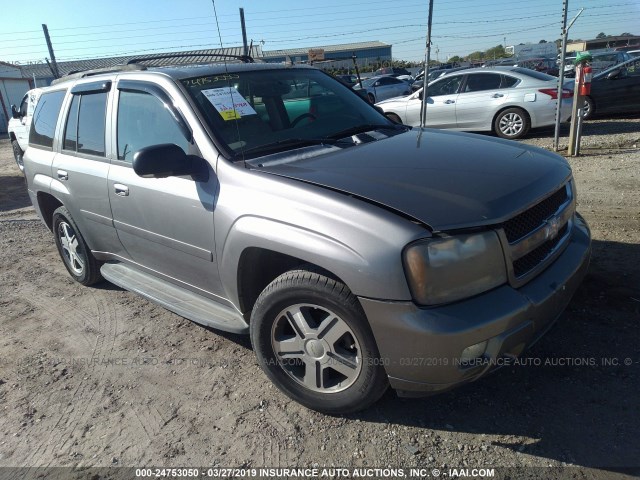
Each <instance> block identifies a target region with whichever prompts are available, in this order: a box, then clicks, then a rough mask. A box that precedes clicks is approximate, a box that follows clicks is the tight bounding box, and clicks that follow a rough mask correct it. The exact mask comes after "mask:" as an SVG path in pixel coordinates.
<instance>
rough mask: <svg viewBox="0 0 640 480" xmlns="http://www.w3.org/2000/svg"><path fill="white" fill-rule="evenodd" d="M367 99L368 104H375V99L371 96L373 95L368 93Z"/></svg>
mask: <svg viewBox="0 0 640 480" xmlns="http://www.w3.org/2000/svg"><path fill="white" fill-rule="evenodd" d="M367 98H368V99H369V103H370V104H372V105H373V104H374V103H376V97H375V96H374V95H373V93H368V94H367Z"/></svg>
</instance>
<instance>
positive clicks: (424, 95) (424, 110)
mask: <svg viewBox="0 0 640 480" xmlns="http://www.w3.org/2000/svg"><path fill="white" fill-rule="evenodd" d="M432 19H433V0H429V18H428V19H427V49H426V53H425V57H426V58H425V61H424V78H423V79H422V108H421V112H420V129H421V130H420V132H422V128H424V124H425V123H426V122H427V97H428V95H427V94H428V90H429V82H428V80H427V77H428V76H429V62H430V61H431V23H432Z"/></svg>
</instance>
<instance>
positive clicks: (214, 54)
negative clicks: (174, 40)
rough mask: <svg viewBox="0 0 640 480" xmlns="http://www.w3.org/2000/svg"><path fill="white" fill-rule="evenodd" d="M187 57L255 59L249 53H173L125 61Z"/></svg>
mask: <svg viewBox="0 0 640 480" xmlns="http://www.w3.org/2000/svg"><path fill="white" fill-rule="evenodd" d="M185 57H186V58H188V57H225V58H235V59H236V60H241V61H243V62H244V63H255V60H254V59H253V57H252V56H251V55H231V54H227V53H175V54H167V55H154V56H151V57H136V58H132V59H130V60H129V61H128V62H127V65H132V64H138V63H140V62H147V61H149V60H162V59H163V58H185Z"/></svg>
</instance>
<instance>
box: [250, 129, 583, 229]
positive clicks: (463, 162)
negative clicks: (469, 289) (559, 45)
mask: <svg viewBox="0 0 640 480" xmlns="http://www.w3.org/2000/svg"><path fill="white" fill-rule="evenodd" d="M418 134H419V129H413V130H410V131H407V132H406V133H402V134H398V135H395V136H393V137H390V138H387V139H383V140H378V141H371V142H367V143H363V144H360V145H357V146H354V147H348V148H344V149H341V150H339V151H335V150H332V151H329V152H328V153H326V154H321V155H314V156H309V157H306V158H305V157H299V158H294V159H292V160H291V161H290V162H289V161H288V162H285V163H281V162H278V164H274V165H269V162H264V166H263V167H261V168H259V170H260V171H264V172H268V173H271V174H276V175H279V176H283V177H287V178H291V179H296V180H301V181H304V182H307V183H312V184H315V185H319V186H322V187H327V188H331V189H333V190H339V191H341V192H343V193H346V194H350V195H355V196H357V197H360V198H363V199H367V200H369V201H371V202H375V203H378V204H382V205H384V206H385V207H387V208H391V209H394V210H396V211H400V212H402V213H403V214H405V215H407V216H410V217H413V218H414V219H416V220H419V221H420V222H422V223H425V224H427V225H428V226H430V227H431V228H432V229H434V230H451V229H458V228H467V227H475V226H482V225H492V224H498V223H501V222H503V221H505V220H507V219H509V218H511V217H513V216H514V215H516V214H518V213H520V212H521V211H523V210H525V209H526V208H528V207H529V206H530V205H532V204H533V203H535V202H537V201H538V200H541V199H542V198H544V197H545V196H547V195H548V194H550V193H551V192H553V191H555V190H556V189H558V188H559V187H560V186H561V185H562V184H563V183H564V182H565V181H566V180H567V179H568V178H569V177H570V175H571V169H570V168H569V165H568V164H567V162H566V161H565V160H564V159H563V158H562V157H560V156H559V155H555V154H553V153H550V152H547V151H545V150H542V149H539V148H536V147H531V146H527V145H523V144H520V143H516V142H514V141H508V140H501V139H496V138H490V137H485V136H481V135H473V134H465V133H454V132H445V131H441V130H430V129H424V131H423V134H422V136H421V139H420V141H419V142H418V137H419V135H418ZM364 135H365V136H368V135H367V134H364ZM361 136H362V135H361ZM313 148H318V147H313ZM320 148H322V147H320ZM263 160H264V158H263Z"/></svg>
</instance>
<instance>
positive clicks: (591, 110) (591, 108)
mask: <svg viewBox="0 0 640 480" xmlns="http://www.w3.org/2000/svg"><path fill="white" fill-rule="evenodd" d="M595 112H596V106H595V104H594V103H593V99H592V98H591V97H584V107H582V120H591V119H592V118H593V115H594V114H595Z"/></svg>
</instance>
